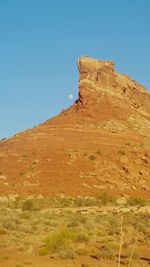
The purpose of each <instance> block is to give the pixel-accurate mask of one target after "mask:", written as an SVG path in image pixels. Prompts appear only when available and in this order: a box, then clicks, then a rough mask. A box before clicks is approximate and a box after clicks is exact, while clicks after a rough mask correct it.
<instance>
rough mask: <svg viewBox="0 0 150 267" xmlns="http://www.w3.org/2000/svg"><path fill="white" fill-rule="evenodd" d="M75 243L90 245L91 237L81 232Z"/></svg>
mask: <svg viewBox="0 0 150 267" xmlns="http://www.w3.org/2000/svg"><path fill="white" fill-rule="evenodd" d="M75 241H76V242H79V243H88V242H89V236H88V234H87V233H84V232H80V233H78V234H77V235H76V238H75Z"/></svg>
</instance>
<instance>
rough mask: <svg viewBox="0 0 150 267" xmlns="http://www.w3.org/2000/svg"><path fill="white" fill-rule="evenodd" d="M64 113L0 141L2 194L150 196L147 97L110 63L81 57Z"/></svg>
mask: <svg viewBox="0 0 150 267" xmlns="http://www.w3.org/2000/svg"><path fill="white" fill-rule="evenodd" d="M77 65H78V69H79V74H80V78H79V96H78V99H77V100H76V101H75V103H74V104H73V105H72V106H71V107H69V108H68V109H67V110H64V111H62V112H61V113H60V114H59V115H57V116H55V117H53V118H52V119H49V120H48V121H46V122H44V123H42V124H40V125H38V126H35V127H34V128H32V129H29V130H26V131H24V132H20V133H17V134H16V135H15V136H13V137H11V138H9V139H6V140H1V141H0V194H1V195H2V194H10V193H11V194H12V193H19V194H30V195H36V194H43V195H59V194H66V195H67V194H68V195H86V194H87V195H92V194H96V193H97V192H101V191H107V192H112V193H114V194H124V195H125V194H127V195H131V196H132V195H135V196H139V195H140V196H146V197H148V196H150V92H148V91H147V90H146V88H145V87H144V86H142V85H141V84H139V83H137V82H136V81H134V80H133V79H131V78H130V77H129V76H128V75H125V74H120V73H117V72H116V71H115V68H114V62H113V61H108V60H96V59H93V58H90V57H87V56H85V57H81V58H80V59H79V60H78V62H77Z"/></svg>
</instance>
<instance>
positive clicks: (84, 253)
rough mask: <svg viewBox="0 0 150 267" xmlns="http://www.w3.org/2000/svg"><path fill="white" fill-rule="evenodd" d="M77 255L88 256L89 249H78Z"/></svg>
mask: <svg viewBox="0 0 150 267" xmlns="http://www.w3.org/2000/svg"><path fill="white" fill-rule="evenodd" d="M76 253H77V255H79V256H82V255H88V254H89V249H87V248H85V247H79V248H78V249H77V250H76Z"/></svg>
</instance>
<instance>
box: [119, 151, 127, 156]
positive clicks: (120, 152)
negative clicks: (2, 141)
mask: <svg viewBox="0 0 150 267" xmlns="http://www.w3.org/2000/svg"><path fill="white" fill-rule="evenodd" d="M118 153H119V154H120V155H122V156H125V154H126V152H125V151H124V150H119V151H118Z"/></svg>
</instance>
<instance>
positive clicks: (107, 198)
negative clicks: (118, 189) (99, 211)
mask: <svg viewBox="0 0 150 267" xmlns="http://www.w3.org/2000/svg"><path fill="white" fill-rule="evenodd" d="M97 199H98V200H99V201H100V203H101V204H102V205H108V204H116V199H115V197H113V196H112V195H110V194H108V193H106V192H103V193H101V194H98V195H97Z"/></svg>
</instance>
